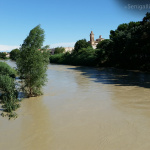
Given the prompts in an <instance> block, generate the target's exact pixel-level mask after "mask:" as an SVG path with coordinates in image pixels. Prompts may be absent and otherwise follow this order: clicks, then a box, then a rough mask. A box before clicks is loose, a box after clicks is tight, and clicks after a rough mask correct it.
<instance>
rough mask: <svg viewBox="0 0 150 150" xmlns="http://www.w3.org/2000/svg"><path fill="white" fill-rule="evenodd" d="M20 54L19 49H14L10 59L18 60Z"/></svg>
mask: <svg viewBox="0 0 150 150" xmlns="http://www.w3.org/2000/svg"><path fill="white" fill-rule="evenodd" d="M19 54H20V50H19V49H17V48H16V49H13V50H12V51H11V52H10V59H12V60H16V59H17V58H18V56H19Z"/></svg>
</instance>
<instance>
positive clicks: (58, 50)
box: [54, 47, 65, 54]
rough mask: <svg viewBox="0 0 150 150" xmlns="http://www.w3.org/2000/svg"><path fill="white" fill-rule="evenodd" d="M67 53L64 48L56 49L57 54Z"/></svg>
mask: <svg viewBox="0 0 150 150" xmlns="http://www.w3.org/2000/svg"><path fill="white" fill-rule="evenodd" d="M64 52H65V48H64V47H56V48H55V52H54V53H55V54H60V53H64Z"/></svg>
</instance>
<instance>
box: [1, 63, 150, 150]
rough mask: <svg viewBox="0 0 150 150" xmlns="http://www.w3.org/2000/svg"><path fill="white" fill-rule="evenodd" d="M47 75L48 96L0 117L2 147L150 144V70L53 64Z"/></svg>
mask: <svg viewBox="0 0 150 150" xmlns="http://www.w3.org/2000/svg"><path fill="white" fill-rule="evenodd" d="M7 62H8V64H11V66H15V64H14V63H13V62H11V61H7ZM47 74H48V83H47V85H46V86H45V87H44V88H43V91H44V95H43V96H40V97H36V98H29V99H24V100H23V101H22V103H21V108H19V109H18V110H17V113H18V115H19V117H18V118H17V119H16V120H13V119H12V120H8V118H6V117H5V118H3V117H0V150H149V149H150V74H145V73H138V72H131V71H123V70H117V69H106V68H100V69H95V68H88V67H76V66H67V65H54V64H53V65H49V66H48V71H47Z"/></svg>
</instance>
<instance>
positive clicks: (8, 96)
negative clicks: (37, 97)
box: [0, 62, 20, 118]
mask: <svg viewBox="0 0 150 150" xmlns="http://www.w3.org/2000/svg"><path fill="white" fill-rule="evenodd" d="M0 70H1V71H0V93H1V96H0V100H1V102H2V108H3V109H4V110H3V111H5V112H7V114H6V115H4V113H2V114H1V115H2V116H3V117H4V116H8V117H9V118H12V117H14V118H16V117H17V115H16V113H14V112H13V111H15V110H16V109H17V108H19V107H20V104H18V99H17V97H18V92H17V90H16V84H15V80H14V78H12V77H15V71H14V70H13V69H12V68H11V67H10V66H9V65H7V64H6V63H3V62H0Z"/></svg>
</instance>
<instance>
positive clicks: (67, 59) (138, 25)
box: [50, 13, 150, 71]
mask: <svg viewBox="0 0 150 150" xmlns="http://www.w3.org/2000/svg"><path fill="white" fill-rule="evenodd" d="M149 41H150V13H147V14H146V16H145V17H144V18H143V20H142V21H138V22H130V23H124V24H121V25H119V26H118V27H117V29H116V30H115V31H113V30H111V31H110V39H105V40H103V41H101V42H100V43H99V44H98V45H97V49H92V48H91V47H89V46H88V44H89V43H88V42H86V40H84V39H83V40H79V41H77V42H76V44H75V49H74V50H73V51H72V53H68V52H67V53H63V54H55V55H51V56H50V62H51V63H60V64H70V65H86V66H108V67H119V68H125V69H139V70H144V71H150V43H149Z"/></svg>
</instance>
